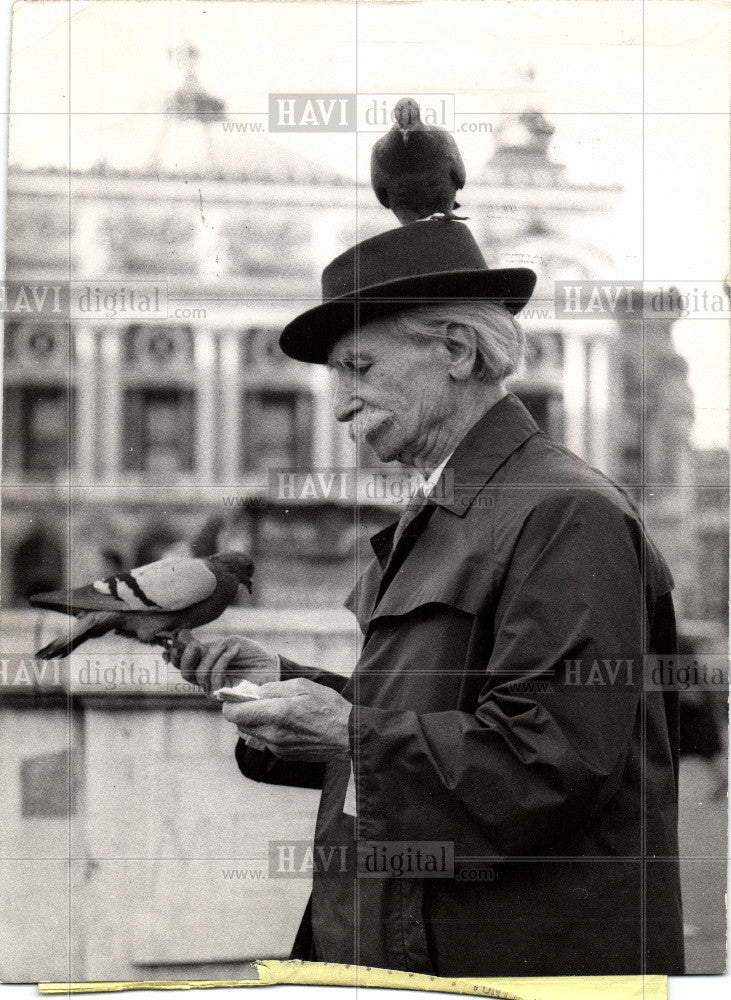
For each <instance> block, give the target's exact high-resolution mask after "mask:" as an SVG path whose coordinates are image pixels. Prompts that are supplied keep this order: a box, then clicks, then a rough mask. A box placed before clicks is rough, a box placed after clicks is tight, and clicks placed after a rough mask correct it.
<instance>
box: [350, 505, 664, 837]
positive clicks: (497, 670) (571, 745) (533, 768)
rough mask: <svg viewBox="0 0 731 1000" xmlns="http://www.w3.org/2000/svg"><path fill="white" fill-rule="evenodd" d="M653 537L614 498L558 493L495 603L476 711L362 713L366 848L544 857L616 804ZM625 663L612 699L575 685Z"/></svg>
mask: <svg viewBox="0 0 731 1000" xmlns="http://www.w3.org/2000/svg"><path fill="white" fill-rule="evenodd" d="M641 537H642V536H641V529H640V528H639V525H638V524H637V522H636V521H635V520H634V519H633V518H631V517H629V516H627V515H625V514H624V513H623V512H622V510H621V509H620V508H619V507H618V506H616V505H615V504H614V503H612V502H611V501H610V500H609V499H608V498H607V497H606V496H604V495H602V494H601V493H597V492H590V491H588V490H587V491H582V492H581V494H580V495H571V494H569V495H567V494H566V493H564V494H562V495H560V496H556V495H553V496H551V497H549V498H547V499H545V500H543V501H542V502H540V503H539V504H537V505H536V506H535V507H534V509H533V510H532V512H531V513H530V514H529V516H528V517H527V519H526V520H525V522H524V523H523V525H522V528H521V530H520V533H519V535H518V539H517V542H516V543H515V545H514V547H513V549H512V552H511V554H510V556H509V559H508V561H507V567H506V570H505V573H504V575H503V576H502V581H501V584H500V587H499V596H498V598H497V602H496V604H495V603H493V607H494V608H495V618H494V629H493V638H494V641H493V646H492V651H491V653H490V654H489V656H488V657H487V662H485V663H484V672H485V680H484V685H483V687H482V690H481V692H480V696H479V698H478V701H477V704H476V705H475V710H474V712H462V711H444V712H434V713H427V714H421V715H419V714H416V713H414V712H410V711H387V710H380V709H375V708H371V707H363V706H357V707H356V708H355V709H354V711H353V713H352V714H351V740H352V752H353V757H354V761H355V762H356V766H355V777H356V787H357V801H358V818H359V822H360V828H361V835H362V836H363V837H364V838H365V839H375V840H378V839H383V840H410V839H414V840H448V841H454V842H455V843H456V844H458V845H459V849H460V850H462V851H466V852H469V850H470V848H472V849H474V850H475V851H476V852H478V853H481V854H484V853H485V849H486V848H487V849H488V851H489V853H490V854H492V855H493V856H496V857H498V856H503V857H506V856H511V855H516V854H527V853H531V852H535V853H537V852H539V851H540V852H543V851H545V849H546V848H547V847H549V846H550V843H551V841H552V840H553V839H555V838H556V837H557V836H559V835H560V834H561V833H562V832H563V831H565V830H566V829H567V828H569V827H570V826H571V825H573V824H577V823H581V822H585V821H586V819H587V818H588V817H589V816H590V815H591V814H592V812H593V811H594V810H598V809H599V808H601V807H602V806H603V805H606V803H607V802H608V800H609V799H610V798H611V797H612V796H613V794H614V793H615V791H616V789H617V787H618V785H619V782H620V780H621V776H622V771H623V769H624V765H625V761H626V759H627V755H628V753H629V749H630V746H631V736H632V732H633V727H634V725H635V720H636V717H637V713H638V705H639V685H640V684H641V670H642V651H643V637H644V631H645V627H646V617H645V610H644V608H645V595H644V588H643V585H642V572H641V567H640V555H639V550H641V547H642V545H641ZM627 659H630V660H632V662H633V666H632V671H633V673H632V676H631V679H630V680H629V682H628V676H627V671H626V664H623V666H622V669H621V672H620V674H618V680H617V686H616V687H613V688H612V689H611V690H608V689H607V688H606V687H600V686H592V685H591V684H586V683H583V682H582V681H581V680H579V682H578V683H577V679H578V678H582V677H583V679H584V680H586V679H587V677H588V673H587V672H588V671H590V670H591V668H592V664H593V663H594V661H600V663H601V661H602V660H610V661H611V663H610V665H612V666H613V665H614V664H616V661H617V660H622V661H625V660H627ZM577 664H578V665H577ZM394 802H398V803H399V809H398V810H395V809H394V808H393V803H394Z"/></svg>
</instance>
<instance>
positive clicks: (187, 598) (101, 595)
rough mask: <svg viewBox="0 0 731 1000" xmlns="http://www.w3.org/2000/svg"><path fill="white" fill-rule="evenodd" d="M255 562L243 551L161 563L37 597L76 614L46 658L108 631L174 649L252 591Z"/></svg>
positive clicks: (43, 604)
mask: <svg viewBox="0 0 731 1000" xmlns="http://www.w3.org/2000/svg"><path fill="white" fill-rule="evenodd" d="M253 573H254V564H253V562H252V561H251V559H250V558H249V556H247V555H246V554H245V553H243V552H219V553H217V554H216V555H213V556H208V557H207V558H206V559H184V558H177V557H176V558H171V559H160V560H158V561H157V562H152V563H148V564H147V565H146V566H140V567H138V568H137V569H131V570H129V571H128V572H125V573H115V574H113V575H112V576H108V577H106V578H105V579H103V580H95V581H94V582H93V583H90V584H87V585H86V586H84V587H77V588H76V589H74V590H55V591H51V592H50V593H47V594H34V595H33V596H32V597H30V598H29V599H28V600H29V602H30V604H31V605H32V606H33V607H34V608H47V609H49V610H51V611H61V612H63V613H64V614H67V615H76V617H77V618H79V619H80V620H79V623H78V625H77V626H76V628H75V629H74V630H73V632H72V633H71V634H70V635H69V636H66V637H64V638H60V639H56V640H54V641H53V642H51V643H49V644H48V645H47V646H44V647H43V649H40V650H39V651H38V653H37V654H36V656H38V657H39V659H42V660H52V659H55V658H56V657H63V656H68V655H69V653H71V652H72V651H73V650H74V649H76V647H77V646H80V645H81V643H82V642H86V640H87V639H93V638H97V637H98V636H100V635H104V634H105V633H107V632H119V633H120V634H121V635H129V636H132V637H133V638H135V639H139V640H140V642H146V643H150V644H153V645H154V644H158V645H162V646H167V645H169V644H170V643H171V642H172V641H173V640H174V637H175V634H176V633H177V632H178V631H180V630H181V629H191V628H197V627H198V626H199V625H207V624H208V622H212V621H214V620H215V619H216V618H218V616H219V615H220V614H222V612H223V611H225V610H226V608H227V607H228V606H229V605H230V604H233V602H234V601H235V600H236V595H237V594H238V592H239V587H240V586H241V585H242V584H243V586H245V587H246V588H247V590H248V591H249V593H251V578H252V576H253Z"/></svg>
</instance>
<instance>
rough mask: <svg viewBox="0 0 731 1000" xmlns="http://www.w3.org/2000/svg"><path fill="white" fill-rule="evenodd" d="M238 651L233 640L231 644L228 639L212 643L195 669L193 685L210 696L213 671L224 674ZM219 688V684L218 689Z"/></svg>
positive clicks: (237, 644)
mask: <svg viewBox="0 0 731 1000" xmlns="http://www.w3.org/2000/svg"><path fill="white" fill-rule="evenodd" d="M239 650H240V646H239V643H238V642H236V641H235V640H234V641H233V642H231V641H229V640H228V639H219V640H218V642H214V643H213V645H211V646H209V647H208V649H207V650H206V652H205V653H204V654H203V656H202V657H201V659H200V660H199V662H198V666H197V667H196V668H195V683H196V684H197V685H198V687H199V688H201V689H202V690H203V691H205V693H206V694H210V693H211V691H213V690H215V687H214V686H213V683H212V678H213V673H214V671H216V672H217V673H218V674H220V675H223V674H225V672H226V668H227V667H228V666H229V664H230V663H231V661H232V660H233V659H234V657H235V656H236V654H237V653H238V652H239ZM221 686H222V685H220V684H219V687H221Z"/></svg>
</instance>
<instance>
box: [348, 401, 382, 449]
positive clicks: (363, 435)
mask: <svg viewBox="0 0 731 1000" xmlns="http://www.w3.org/2000/svg"><path fill="white" fill-rule="evenodd" d="M390 420H391V413H390V412H389V411H388V410H381V409H378V408H375V407H368V408H367V409H362V410H360V411H359V412H358V413H356V415H355V416H354V417H353V419H352V420H351V421H350V425H349V427H348V434H349V436H350V438H351V440H352V441H358V442H360V443H363V441H366V440H367V439H368V435H369V434H371V433H372V432H373V431H374V430H376V428H378V427H380V426H381V424H384V423H386V422H387V421H390Z"/></svg>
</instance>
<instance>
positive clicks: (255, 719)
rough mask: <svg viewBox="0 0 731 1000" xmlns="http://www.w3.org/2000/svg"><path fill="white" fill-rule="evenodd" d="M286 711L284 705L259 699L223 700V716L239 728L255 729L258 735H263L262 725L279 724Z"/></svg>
mask: <svg viewBox="0 0 731 1000" xmlns="http://www.w3.org/2000/svg"><path fill="white" fill-rule="evenodd" d="M287 714H288V711H285V709H284V706H283V705H282V704H281V703H280V704H279V705H273V704H272V703H271V702H270V703H269V704H268V705H264V704H262V703H261V702H260V701H244V702H241V701H225V702H224V703H223V717H224V719H226V720H227V721H228V722H233V724H234V725H235V726H238V727H239V728H240V729H246V730H247V731H248V730H250V729H257V730H259V731H258V732H257V735H258V736H262V735H264V734H263V733H262V731H261V728H262V727H264V726H272V725H279V724H281V723H282V721H283V720H284V717H285V715H287Z"/></svg>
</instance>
